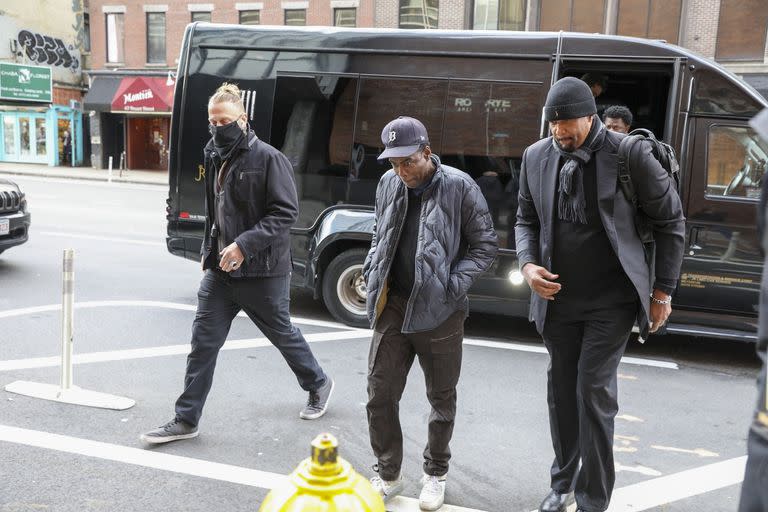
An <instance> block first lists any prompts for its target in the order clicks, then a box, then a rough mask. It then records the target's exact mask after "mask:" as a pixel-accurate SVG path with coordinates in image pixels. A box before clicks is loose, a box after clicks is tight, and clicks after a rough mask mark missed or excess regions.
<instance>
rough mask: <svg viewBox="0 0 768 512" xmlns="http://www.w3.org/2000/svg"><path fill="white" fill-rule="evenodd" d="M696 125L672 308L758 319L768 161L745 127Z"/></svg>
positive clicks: (711, 122)
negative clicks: (760, 205) (759, 219)
mask: <svg viewBox="0 0 768 512" xmlns="http://www.w3.org/2000/svg"><path fill="white" fill-rule="evenodd" d="M691 123H692V126H691V127H692V128H694V133H695V135H694V141H693V150H692V152H691V153H690V154H691V155H693V158H692V159H690V162H691V164H690V167H689V169H687V172H686V173H685V174H687V176H688V177H689V180H690V185H689V186H688V187H687V191H688V203H687V204H688V206H687V211H686V217H687V219H688V222H687V226H688V233H687V240H686V244H687V245H686V249H685V257H684V260H683V268H682V273H681V279H680V286H679V288H678V292H677V294H676V297H675V303H676V304H677V305H678V306H681V307H683V308H684V309H691V310H699V311H718V312H725V313H732V314H737V315H738V314H744V315H756V314H757V305H758V300H759V297H758V295H759V289H760V277H761V274H762V257H761V256H760V251H759V243H758V239H757V230H756V224H755V223H756V217H755V213H756V210H755V206H756V204H757V201H758V197H759V193H760V182H761V180H762V179H763V175H764V173H765V165H766V159H767V158H768V157H767V156H766V153H765V150H764V148H761V147H760V146H759V145H758V142H757V138H756V136H755V134H754V132H753V131H752V130H751V129H750V128H749V127H748V126H747V125H746V122H743V121H726V120H717V119H708V118H693V119H692V120H691Z"/></svg>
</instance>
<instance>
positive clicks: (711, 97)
mask: <svg viewBox="0 0 768 512" xmlns="http://www.w3.org/2000/svg"><path fill="white" fill-rule="evenodd" d="M694 84H695V88H696V90H695V92H694V95H693V113H694V114H717V115H733V116H740V117H742V116H748V117H752V116H754V115H757V113H758V112H760V111H761V110H762V109H763V106H762V105H761V104H760V103H759V102H758V101H757V100H755V99H754V98H751V97H750V96H749V95H747V93H746V91H745V90H744V89H745V88H744V87H743V86H741V85H739V84H737V82H736V81H735V80H730V79H729V78H727V77H725V76H723V75H721V74H719V73H716V72H714V71H709V70H701V71H699V72H698V74H697V75H696V80H695V82H694Z"/></svg>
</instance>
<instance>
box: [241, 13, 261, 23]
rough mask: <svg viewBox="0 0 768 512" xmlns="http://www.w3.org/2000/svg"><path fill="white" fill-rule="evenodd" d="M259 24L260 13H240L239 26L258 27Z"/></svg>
mask: <svg viewBox="0 0 768 512" xmlns="http://www.w3.org/2000/svg"><path fill="white" fill-rule="evenodd" d="M259 23H261V11H240V24H241V25H258V24H259Z"/></svg>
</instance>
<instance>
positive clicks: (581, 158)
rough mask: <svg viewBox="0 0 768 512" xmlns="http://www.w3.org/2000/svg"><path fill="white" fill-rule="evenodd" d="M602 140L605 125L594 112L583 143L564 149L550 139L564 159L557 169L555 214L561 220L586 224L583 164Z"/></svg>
mask: <svg viewBox="0 0 768 512" xmlns="http://www.w3.org/2000/svg"><path fill="white" fill-rule="evenodd" d="M604 139H605V126H603V123H602V121H600V118H599V117H598V116H597V115H595V116H594V117H593V118H592V128H591V129H590V130H589V134H587V138H586V140H585V141H584V144H582V145H581V146H580V147H578V148H576V149H575V150H573V151H566V150H564V149H563V148H561V147H560V144H558V143H557V141H556V140H555V138H554V137H553V138H552V145H553V146H554V147H555V149H556V150H557V151H558V153H560V156H561V157H563V159H564V160H565V163H564V164H563V167H562V168H561V169H560V176H559V187H558V191H559V196H558V200H557V215H558V218H559V219H560V220H564V221H566V222H578V223H581V224H586V223H587V213H586V206H587V203H586V199H585V198H584V178H583V174H584V166H585V165H586V164H587V163H588V162H589V161H590V160H591V159H592V154H593V153H594V152H595V151H596V150H597V149H599V148H600V147H601V146H602V145H603V140H604Z"/></svg>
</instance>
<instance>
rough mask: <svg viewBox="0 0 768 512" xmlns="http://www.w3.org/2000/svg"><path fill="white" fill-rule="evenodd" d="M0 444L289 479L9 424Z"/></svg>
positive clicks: (410, 503) (232, 478)
mask: <svg viewBox="0 0 768 512" xmlns="http://www.w3.org/2000/svg"><path fill="white" fill-rule="evenodd" d="M0 442H8V443H15V444H22V445H26V446H33V447H36V448H44V449H48V450H55V451H59V452H64V453H73V454H76V455H84V456H86V457H94V458H97V459H102V460H110V461H114V462H120V463H123V464H131V465H134V466H141V467H146V468H153V469H159V470H162V471H171V472H174V473H180V474H184V475H191V476H196V477H202V478H210V479H212V480H219V481H223V482H230V483H234V484H240V485H248V486H251V487H259V488H261V489H272V488H273V487H276V486H278V485H281V484H283V483H284V482H285V480H286V476H285V475H281V474H279V473H270V472H267V471H259V470H257V469H250V468H245V467H242V466H232V465H229V464H221V463H218V462H209V461H206V460H202V459H194V458H190V457H182V456H179V455H170V454H167V453H162V452H159V451H150V450H142V449H140V448H131V447H128V446H121V445H116V444H110V443H103V442H99V441H91V440H88V439H81V438H78V437H71V436H62V435H58V434H50V433H48V432H42V431H39V430H28V429H23V428H18V427H10V426H6V425H0ZM296 463H297V464H298V463H299V461H296ZM387 510H388V511H390V512H414V511H417V510H419V502H418V500H415V499H413V498H405V497H403V496H398V497H397V498H395V499H394V500H392V502H390V503H388V504H387ZM440 511H441V512H484V511H482V510H477V509H472V508H464V507H457V506H453V505H444V506H443V507H442V508H441V509H440Z"/></svg>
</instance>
